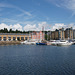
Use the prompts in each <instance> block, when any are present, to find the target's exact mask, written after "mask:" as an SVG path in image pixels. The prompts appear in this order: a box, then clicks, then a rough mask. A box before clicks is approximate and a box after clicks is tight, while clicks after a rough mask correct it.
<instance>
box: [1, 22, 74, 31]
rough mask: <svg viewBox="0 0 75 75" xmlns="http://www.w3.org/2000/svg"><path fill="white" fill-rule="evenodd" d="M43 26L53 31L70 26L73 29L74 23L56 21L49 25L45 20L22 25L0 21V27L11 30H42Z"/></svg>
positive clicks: (46, 29)
mask: <svg viewBox="0 0 75 75" xmlns="http://www.w3.org/2000/svg"><path fill="white" fill-rule="evenodd" d="M43 26H44V30H45V31H48V30H50V31H54V30H56V29H60V28H62V27H63V28H64V29H66V28H70V27H73V29H75V23H71V24H68V25H65V24H64V23H56V24H55V25H52V26H51V25H49V24H47V22H41V23H38V24H26V25H25V26H22V25H20V24H14V25H7V24H5V23H1V24H0V29H4V28H7V29H8V30H9V29H12V30H20V31H23V30H24V31H40V30H42V27H43Z"/></svg>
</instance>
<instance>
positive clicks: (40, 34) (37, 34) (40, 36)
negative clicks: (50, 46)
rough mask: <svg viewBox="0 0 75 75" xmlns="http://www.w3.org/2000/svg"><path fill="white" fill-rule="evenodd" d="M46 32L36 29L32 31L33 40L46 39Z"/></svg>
mask: <svg viewBox="0 0 75 75" xmlns="http://www.w3.org/2000/svg"><path fill="white" fill-rule="evenodd" d="M44 37H45V34H44V32H43V31H34V32H32V36H31V38H32V40H44Z"/></svg>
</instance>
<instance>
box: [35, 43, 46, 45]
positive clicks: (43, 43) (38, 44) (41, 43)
mask: <svg viewBox="0 0 75 75" xmlns="http://www.w3.org/2000/svg"><path fill="white" fill-rule="evenodd" d="M36 45H47V44H46V43H36Z"/></svg>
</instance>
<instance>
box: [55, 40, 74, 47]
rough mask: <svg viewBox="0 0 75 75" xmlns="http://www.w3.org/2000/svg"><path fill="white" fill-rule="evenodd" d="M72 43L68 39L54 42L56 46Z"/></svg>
mask: <svg viewBox="0 0 75 75" xmlns="http://www.w3.org/2000/svg"><path fill="white" fill-rule="evenodd" d="M72 44H73V42H72V41H69V40H60V41H59V42H57V43H56V45H57V46H69V45H72Z"/></svg>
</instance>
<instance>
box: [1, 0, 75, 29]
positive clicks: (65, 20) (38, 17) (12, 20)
mask: <svg viewBox="0 0 75 75" xmlns="http://www.w3.org/2000/svg"><path fill="white" fill-rule="evenodd" d="M42 26H44V27H45V29H46V30H49V29H50V30H54V29H56V28H59V27H67V26H69V27H70V26H72V27H74V26H75V0H0V29H2V28H4V27H6V28H8V29H10V28H12V29H14V30H15V29H18V30H41V27H42ZM74 28H75V27H74Z"/></svg>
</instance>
